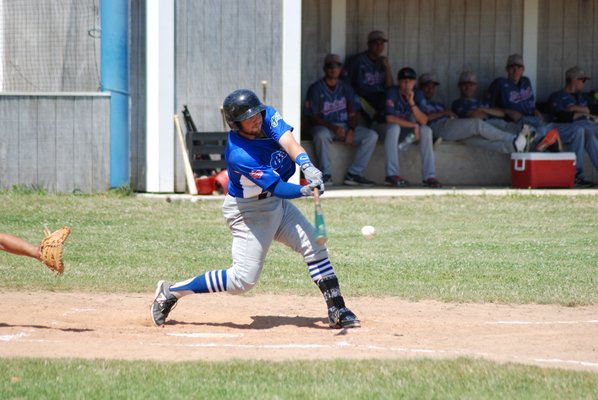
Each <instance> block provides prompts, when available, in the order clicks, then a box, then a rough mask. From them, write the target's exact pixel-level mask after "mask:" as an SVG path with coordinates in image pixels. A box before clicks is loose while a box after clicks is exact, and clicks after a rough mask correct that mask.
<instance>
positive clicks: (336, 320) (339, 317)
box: [328, 307, 361, 329]
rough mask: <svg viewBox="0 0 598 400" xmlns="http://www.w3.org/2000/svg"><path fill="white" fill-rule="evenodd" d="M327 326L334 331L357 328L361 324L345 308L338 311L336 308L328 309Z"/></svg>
mask: <svg viewBox="0 0 598 400" xmlns="http://www.w3.org/2000/svg"><path fill="white" fill-rule="evenodd" d="M328 326H330V327H331V328H334V329H345V328H359V327H360V326H361V324H360V323H359V320H358V319H357V316H356V315H355V314H353V312H352V311H351V310H349V309H348V308H347V307H343V308H341V309H340V310H339V309H338V308H336V307H330V308H329V309H328Z"/></svg>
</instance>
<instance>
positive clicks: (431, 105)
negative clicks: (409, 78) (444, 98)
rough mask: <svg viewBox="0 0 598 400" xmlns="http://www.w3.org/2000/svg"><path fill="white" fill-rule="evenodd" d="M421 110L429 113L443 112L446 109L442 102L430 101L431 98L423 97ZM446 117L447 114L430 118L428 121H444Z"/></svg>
mask: <svg viewBox="0 0 598 400" xmlns="http://www.w3.org/2000/svg"><path fill="white" fill-rule="evenodd" d="M421 110H422V111H423V112H425V113H426V114H431V113H439V112H443V111H445V110H446V107H445V106H444V104H443V103H441V102H439V101H432V100H427V99H424V101H423V104H422V108H421ZM448 118H449V117H448V116H446V115H443V116H441V117H438V118H435V119H433V120H430V121H429V122H430V123H431V124H432V123H436V122H440V121H444V120H446V119H448Z"/></svg>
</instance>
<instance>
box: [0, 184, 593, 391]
mask: <svg viewBox="0 0 598 400" xmlns="http://www.w3.org/2000/svg"><path fill="white" fill-rule="evenodd" d="M0 202H2V212H1V219H0V231H2V232H7V233H11V234H15V235H18V236H21V237H23V238H25V239H27V240H29V241H31V242H38V241H39V239H40V235H41V229H42V227H43V224H48V225H49V226H50V227H51V228H57V227H59V226H61V225H63V224H66V225H70V226H72V227H73V233H72V235H71V237H70V238H69V242H68V246H67V248H66V250H65V262H66V268H67V270H66V271H65V274H64V275H63V276H61V277H55V276H53V275H51V274H50V273H46V271H45V270H43V267H42V266H40V265H39V264H37V263H35V262H34V261H33V260H31V259H27V258H24V257H15V256H13V255H9V254H5V253H1V254H0V273H1V274H2V276H3V279H2V283H0V286H2V287H4V288H7V289H10V290H19V289H22V290H49V291H87V290H89V291H100V292H123V291H124V292H145V293H151V292H152V291H153V287H154V285H155V282H156V281H157V280H158V279H163V278H168V279H173V280H176V279H185V278H189V277H191V276H194V275H197V274H198V273H201V272H203V271H205V270H208V269H215V268H223V267H226V266H227V265H228V263H229V262H230V234H229V232H228V229H227V228H226V226H225V224H224V221H223V218H222V215H221V212H220V202H218V201H205V202H204V201H200V202H198V203H194V204H193V203H189V202H172V203H167V202H165V201H156V200H146V199H141V198H137V197H130V196H123V195H119V194H107V195H93V196H91V195H45V194H43V193H41V194H40V193H34V192H27V191H20V192H14V191H13V192H4V193H0ZM295 204H296V205H297V206H298V207H300V208H301V209H302V210H303V211H304V212H305V213H306V214H307V215H308V217H309V218H313V203H311V202H310V201H308V200H297V201H295ZM323 207H324V210H325V213H326V219H327V223H328V230H329V236H330V240H329V249H330V255H331V259H332V261H333V263H334V265H335V269H336V270H337V273H338V275H339V276H340V278H341V282H342V285H343V290H344V293H345V295H346V296H362V295H368V296H372V295H373V296H376V295H380V296H387V295H391V296H399V297H401V298H405V299H412V300H418V299H435V300H440V301H445V302H497V303H542V304H560V305H564V306H577V305H595V304H598V267H597V261H596V254H597V250H596V249H597V248H598V235H597V234H596V232H597V231H598V229H597V228H598V215H597V213H596V210H597V209H598V198H595V197H592V196H576V197H565V196H562V197H561V196H529V195H510V196H502V197H495V196H459V195H447V196H440V197H437V196H434V197H418V198H381V199H326V198H325V197H324V198H323ZM366 224H369V225H374V226H375V227H376V228H377V230H378V235H377V237H376V238H375V239H374V240H372V241H366V240H364V239H363V238H362V237H361V236H360V233H359V229H360V227H361V226H363V225H366ZM313 290H314V288H313V286H312V284H310V283H309V277H308V275H307V273H306V271H305V268H304V267H303V264H302V262H301V258H300V257H299V256H298V255H297V254H294V253H292V252H291V251H290V250H288V249H286V248H284V247H283V246H281V245H275V246H273V247H272V249H271V251H270V255H269V257H268V259H267V261H266V266H265V268H264V273H263V275H262V279H261V281H260V283H259V285H258V286H257V287H256V288H255V289H254V291H255V292H258V293H259V292H269V293H289V294H313V293H314V292H313ZM163 367H164V365H161V364H155V363H145V362H107V361H106V362H103V361H102V362H99V361H98V362H90V361H78V360H21V359H14V360H3V363H2V367H1V368H0V371H2V372H1V377H2V381H1V382H0V397H1V398H58V397H60V398H65V397H66V398H69V397H73V398H119V397H120V398H169V397H170V398H172V397H177V398H217V397H223V398H343V397H344V395H345V392H344V391H345V390H347V391H348V392H347V393H349V396H348V397H349V398H398V397H401V398H543V399H544V398H596V397H598V389H597V388H598V374H592V373H584V372H572V371H561V370H557V369H554V370H548V369H540V368H534V367H526V366H519V365H499V364H493V363H490V362H480V361H473V360H469V359H458V360H450V361H431V360H419V361H406V360H397V361H384V362H382V361H375V362H374V361H362V362H355V361H351V362H349V361H342V360H339V361H335V362H333V363H330V362H310V363H307V364H306V363H301V362H294V363H284V364H278V363H258V362H255V363H249V362H240V361H239V362H232V363H214V364H207V363H179V364H177V363H174V364H171V365H170V364H169V366H168V367H167V368H163ZM94 377H95V379H93V378H94ZM359 378H362V379H359ZM165 382H166V383H167V384H166V383H165ZM110 383H115V386H114V387H120V388H121V391H120V392H118V391H116V389H110V387H109V384H110ZM174 388H179V390H180V392H175V391H174ZM64 393H67V395H66V396H65V395H64ZM102 394H105V396H104V395H102Z"/></svg>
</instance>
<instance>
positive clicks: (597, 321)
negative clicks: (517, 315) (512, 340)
mask: <svg viewBox="0 0 598 400" xmlns="http://www.w3.org/2000/svg"><path fill="white" fill-rule="evenodd" d="M486 324H489V325H583V324H598V319H590V320H587V321H487V322H486Z"/></svg>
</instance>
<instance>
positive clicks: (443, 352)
mask: <svg viewBox="0 0 598 400" xmlns="http://www.w3.org/2000/svg"><path fill="white" fill-rule="evenodd" d="M150 344H151V345H153V346H160V347H162V346H168V347H173V346H174V347H191V348H227V349H231V348H233V349H297V350H301V349H338V348H354V349H357V350H359V349H366V350H376V351H386V352H389V351H390V352H396V353H411V354H439V355H457V356H479V357H485V358H498V359H503V358H504V355H502V354H492V353H485V352H473V353H468V352H464V351H457V350H435V349H426V348H408V347H388V346H380V345H356V344H351V343H347V342H338V343H336V344H318V343H310V344H293V343H290V344H233V343H188V344H164V343H150ZM509 358H511V359H515V360H523V361H533V362H537V363H551V364H571V365H579V366H584V367H589V368H596V369H598V362H592V361H584V360H562V359H559V358H540V357H522V356H511V357H509Z"/></svg>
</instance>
